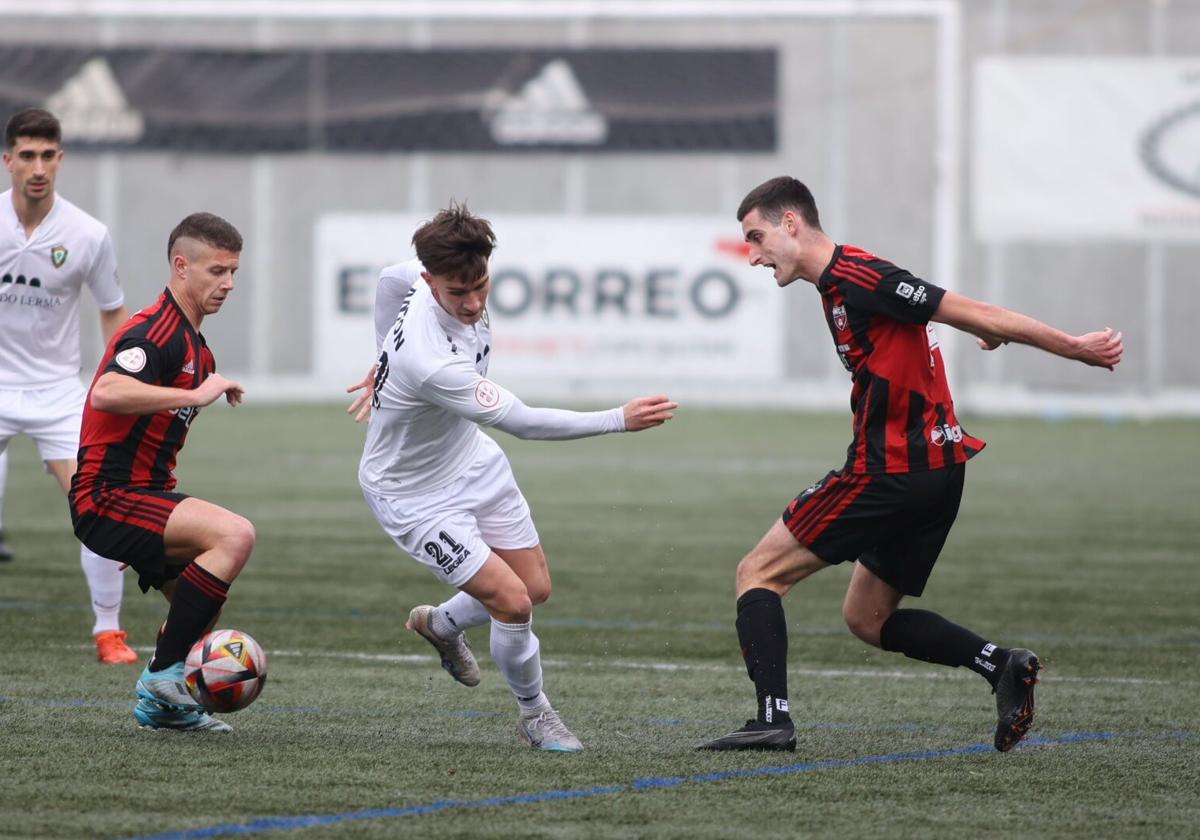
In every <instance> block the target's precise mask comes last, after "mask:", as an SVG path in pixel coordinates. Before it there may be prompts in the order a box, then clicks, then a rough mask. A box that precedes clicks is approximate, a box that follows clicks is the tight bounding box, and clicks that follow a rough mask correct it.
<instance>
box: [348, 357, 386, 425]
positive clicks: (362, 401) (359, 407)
mask: <svg viewBox="0 0 1200 840" xmlns="http://www.w3.org/2000/svg"><path fill="white" fill-rule="evenodd" d="M378 367H379V365H377V364H375V365H371V369H370V370H369V371H367V378H366V379H364V380H363V381H362V382H356V383H354V384H353V385H351V386H350V387H349V388H347V389H346V393H347V394H353V393H354V392H355V391H358V390H362V393H361V394H359V395H358V396H357V397H355V398H354V402H352V403H350V407H349V408H347V409H346V413H347V414H353V415H354V422H355V423H361V422H362V421H363V420H366V419H367V418H368V417H370V416H371V394H372V393H373V392H374V388H375V371H376V369H377V368H378Z"/></svg>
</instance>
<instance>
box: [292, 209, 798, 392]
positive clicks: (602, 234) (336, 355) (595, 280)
mask: <svg viewBox="0 0 1200 840" xmlns="http://www.w3.org/2000/svg"><path fill="white" fill-rule="evenodd" d="M430 215H432V214H430ZM428 218H429V216H416V215H380V214H373V215H360V214H354V215H342V214H339V215H330V216H326V217H324V218H322V219H320V220H319V221H318V224H317V230H316V237H315V242H316V255H315V257H316V258H315V260H314V264H315V266H316V271H317V276H316V278H315V282H314V290H315V294H316V296H317V297H316V301H315V302H314V304H315V305H314V307H313V311H314V318H315V324H314V330H313V335H314V337H315V342H316V346H315V348H314V350H315V352H314V370H315V372H316V373H317V374H318V376H320V378H321V379H322V380H323V381H336V382H345V383H349V382H353V381H356V380H357V379H359V378H361V377H362V375H363V373H364V372H365V370H366V368H367V367H368V366H369V365H370V363H371V360H372V358H373V357H374V326H373V321H372V306H373V303H374V293H375V286H376V283H377V280H378V277H379V272H380V270H381V269H382V268H383V267H384V266H386V265H390V264H392V263H397V262H402V261H404V260H408V259H411V258H413V257H414V256H415V254H414V252H413V250H412V246H411V244H410V239H411V236H412V233H413V231H414V230H415V229H416V228H417V227H418V226H419V225H420V224H421V223H422V222H423V221H425V220H426V219H428ZM488 218H489V219H490V221H491V222H492V226H493V228H494V230H495V232H496V238H497V240H498V243H499V244H498V247H497V248H496V250H495V252H494V253H493V254H492V262H491V277H492V290H491V296H490V298H489V300H488V312H489V316H490V318H491V325H492V337H493V342H494V344H495V353H494V355H493V359H494V361H493V362H492V367H491V371H490V374H491V375H492V376H494V377H495V378H496V379H498V380H499V381H501V382H504V383H506V384H507V383H517V384H519V383H532V384H534V385H535V386H537V385H539V384H547V385H549V386H550V387H549V388H547V389H543V390H553V391H561V390H563V389H564V388H571V387H573V386H581V389H582V390H588V389H594V386H597V385H601V386H603V385H607V384H619V383H626V382H628V383H653V382H661V383H665V384H678V383H681V382H682V383H691V384H693V385H706V384H710V383H711V384H712V385H714V386H719V385H721V384H722V383H724V384H738V385H741V384H745V385H751V386H762V385H769V384H771V383H774V382H777V381H779V380H780V379H781V377H782V375H783V370H784V365H783V358H782V354H783V311H784V307H783V299H782V293H781V292H780V290H779V289H778V288H777V287H776V285H775V281H774V280H773V279H772V277H771V273H770V271H768V270H767V269H763V268H758V269H752V268H750V266H749V265H748V263H747V258H746V248H745V246H744V245H743V243H742V239H741V231H740V228H739V226H738V224H737V222H736V221H735V220H733V219H732V218H724V217H716V218H714V217H709V216H705V217H685V216H670V217H662V216H653V217H651V216H646V217H630V216H618V217H587V216H583V217H580V216H540V215H538V216H534V215H511V216H504V215H493V216H489V217H488Z"/></svg>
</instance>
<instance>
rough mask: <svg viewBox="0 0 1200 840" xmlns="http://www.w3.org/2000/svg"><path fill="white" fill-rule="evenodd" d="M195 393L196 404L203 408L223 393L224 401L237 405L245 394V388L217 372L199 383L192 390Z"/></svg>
mask: <svg viewBox="0 0 1200 840" xmlns="http://www.w3.org/2000/svg"><path fill="white" fill-rule="evenodd" d="M194 393H195V395H196V405H197V406H198V407H200V408H203V407H204V406H206V405H211V404H212V403H214V402H216V401H217V399H218V398H219V397H220V396H221V395H222V394H224V395H225V401H226V402H228V403H229V404H230V405H237V404H238V403H240V402H241V401H242V397H243V396H245V394H246V389H245V388H243V387H242V386H241V385H239V384H238V383H236V382H234V381H233V380H232V379H226V378H225V377H224V376H221V374H219V373H214V374H212V375H211V376H209V377H208V378H207V379H205V380H204V381H203V382H201V383H200V387H199V388H197V389H196V390H195V391H194Z"/></svg>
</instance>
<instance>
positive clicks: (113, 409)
mask: <svg viewBox="0 0 1200 840" xmlns="http://www.w3.org/2000/svg"><path fill="white" fill-rule="evenodd" d="M244 395H245V390H244V389H243V388H242V386H241V385H239V384H238V383H236V382H234V381H233V380H231V379H226V378H225V377H224V376H221V375H220V374H219V373H214V374H212V375H211V376H209V377H208V378H207V379H205V380H204V381H203V382H202V383H200V387H199V388H196V389H194V390H191V389H187V388H168V387H165V386H163V385H150V384H149V383H146V382H142V381H141V380H138V379H134V378H133V377H132V376H126V375H125V374H122V373H117V372H116V371H111V370H110V371H109V372H107V373H105V374H104V375H103V376H101V377H100V378H99V379H97V380H96V384H95V385H93V386H92V397H91V399H92V407H93V408H95V409H97V410H99V411H107V412H109V413H111V414H156V413H157V412H159V411H170V410H171V409H176V408H191V407H194V408H202V407H203V406H206V405H210V404H212V403H214V402H216V401H217V399H218V398H219V397H221V396H224V397H225V399H226V401H227V402H228V403H229V404H230V405H237V404H238V403H240V402H241V401H242V397H243V396H244Z"/></svg>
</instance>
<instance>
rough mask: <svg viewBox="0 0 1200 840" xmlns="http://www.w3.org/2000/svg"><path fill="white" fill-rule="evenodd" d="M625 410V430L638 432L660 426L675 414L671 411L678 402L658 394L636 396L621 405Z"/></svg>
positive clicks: (677, 405)
mask: <svg viewBox="0 0 1200 840" xmlns="http://www.w3.org/2000/svg"><path fill="white" fill-rule="evenodd" d="M623 408H624V411H625V431H627V432H640V431H642V430H643V429H651V428H654V427H655V426H661V425H662V424H663V423H666V422H667V421H668V420H670V419H671V418H672V417H674V416H675V415H674V414H672V413H671V412H672V411H673V410H674V409H676V408H679V403H677V402H671V400H670V399H668V398H667V397H666V396H663V395H662V394H659V395H658V396H654V397H636V398H634V399H632V400H630V401H629V402H627V403H625V405H624V406H623Z"/></svg>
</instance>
